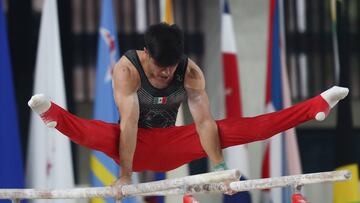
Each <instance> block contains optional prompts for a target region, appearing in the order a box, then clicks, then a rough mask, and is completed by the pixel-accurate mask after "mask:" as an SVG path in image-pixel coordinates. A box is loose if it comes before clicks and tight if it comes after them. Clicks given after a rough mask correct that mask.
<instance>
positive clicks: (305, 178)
mask: <svg viewBox="0 0 360 203" xmlns="http://www.w3.org/2000/svg"><path fill="white" fill-rule="evenodd" d="M350 178H351V173H350V172H349V171H346V170H343V171H331V172H322V173H309V174H301V175H293V176H282V177H274V178H265V179H256V180H246V181H236V182H232V183H230V188H231V189H232V190H234V191H237V192H242V191H249V190H261V189H269V188H275V187H287V186H292V187H297V186H302V185H307V184H315V183H326V182H337V181H345V180H349V179H350ZM227 188H228V187H227V186H226V185H225V184H224V183H210V184H200V185H191V186H188V187H186V188H175V189H169V190H164V191H156V192H152V193H145V194H143V195H144V196H152V195H179V194H199V193H224V192H225V191H226V190H227Z"/></svg>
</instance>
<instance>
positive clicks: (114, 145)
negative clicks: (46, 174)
mask: <svg viewBox="0 0 360 203" xmlns="http://www.w3.org/2000/svg"><path fill="white" fill-rule="evenodd" d="M28 105H29V106H30V107H31V109H32V110H33V111H34V112H35V113H37V114H39V115H40V117H41V119H42V120H43V121H44V122H45V124H46V125H47V126H48V127H54V128H56V129H57V130H58V131H60V132H61V133H62V134H64V135H66V136H68V137H69V138H70V139H71V140H72V141H73V142H75V143H77V144H79V145H82V146H84V147H88V148H90V149H94V150H99V151H102V152H104V153H105V154H106V155H108V156H110V157H111V158H113V159H114V160H116V161H118V160H119V153H118V143H119V134H120V130H119V125H118V124H111V123H106V122H103V121H97V120H87V119H83V118H80V117H77V116H75V115H73V114H71V113H69V112H68V111H66V110H64V109H63V108H61V107H59V106H58V105H56V104H54V103H52V102H50V100H49V99H48V98H47V97H46V96H44V95H43V94H37V95H34V96H33V97H32V98H31V99H30V101H29V102H28Z"/></svg>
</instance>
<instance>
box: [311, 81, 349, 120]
mask: <svg viewBox="0 0 360 203" xmlns="http://www.w3.org/2000/svg"><path fill="white" fill-rule="evenodd" d="M348 94H349V88H346V87H339V86H333V87H332V88H330V89H328V90H326V91H324V92H323V93H321V94H320V95H321V97H322V98H323V99H324V100H325V101H326V102H327V103H328V104H329V106H330V108H333V107H334V106H335V105H336V104H337V103H338V102H339V101H340V100H342V99H344V98H345V97H346V96H347V95H348ZM325 117H326V116H325V112H319V113H317V114H316V116H315V119H316V120H318V121H322V120H324V119H325Z"/></svg>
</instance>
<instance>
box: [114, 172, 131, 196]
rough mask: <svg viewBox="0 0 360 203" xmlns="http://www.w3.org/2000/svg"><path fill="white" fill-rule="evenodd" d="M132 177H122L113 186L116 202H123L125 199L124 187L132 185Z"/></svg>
mask: <svg viewBox="0 0 360 203" xmlns="http://www.w3.org/2000/svg"><path fill="white" fill-rule="evenodd" d="M131 183H132V181H131V176H130V177H129V176H122V177H120V178H119V179H118V180H117V181H115V182H114V183H113V184H111V187H112V188H113V189H114V190H115V192H116V194H117V195H116V197H115V198H116V202H117V203H118V202H121V200H122V199H123V198H124V195H123V194H122V190H121V188H122V186H124V185H129V184H131Z"/></svg>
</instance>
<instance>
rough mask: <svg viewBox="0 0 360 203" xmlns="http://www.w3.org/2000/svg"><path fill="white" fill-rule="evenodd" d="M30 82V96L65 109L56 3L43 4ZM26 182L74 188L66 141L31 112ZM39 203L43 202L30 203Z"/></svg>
mask: <svg viewBox="0 0 360 203" xmlns="http://www.w3.org/2000/svg"><path fill="white" fill-rule="evenodd" d="M34 81H35V84H34V92H33V93H34V94H37V93H44V94H45V95H47V96H48V97H49V98H50V100H52V101H56V103H57V104H58V105H60V106H62V107H65V108H66V97H65V86H64V77H63V67H62V59H61V47H60V36H59V26H58V15H57V5H56V0H45V1H44V6H43V12H42V17H41V24H40V35H39V42H38V50H37V58H36V69H35V80H34ZM26 182H27V183H26V184H27V187H28V188H72V187H74V175H73V167H72V160H71V148H70V142H69V140H68V138H66V137H65V136H64V135H62V134H61V133H59V132H58V131H57V130H55V129H50V128H47V127H46V125H45V124H44V123H43V122H42V121H41V119H40V117H39V116H38V115H36V113H34V112H32V113H31V118H30V135H29V144H28V153H27V170H26ZM43 201H46V200H37V201H34V202H43ZM55 201H57V200H54V201H51V202H55ZM59 201H60V202H75V200H59ZM47 202H48V201H47Z"/></svg>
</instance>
